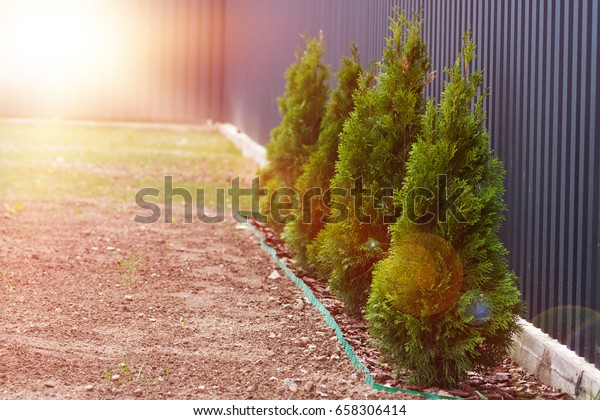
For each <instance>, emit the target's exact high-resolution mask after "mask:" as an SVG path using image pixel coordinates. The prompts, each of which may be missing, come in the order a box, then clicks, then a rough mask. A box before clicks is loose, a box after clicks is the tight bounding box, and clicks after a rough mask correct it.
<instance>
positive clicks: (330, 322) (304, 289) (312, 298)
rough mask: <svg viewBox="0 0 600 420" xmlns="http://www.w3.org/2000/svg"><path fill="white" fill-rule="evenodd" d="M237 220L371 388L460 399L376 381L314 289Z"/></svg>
mask: <svg viewBox="0 0 600 420" xmlns="http://www.w3.org/2000/svg"><path fill="white" fill-rule="evenodd" d="M236 220H238V221H239V222H240V223H244V224H245V225H246V226H247V227H248V229H250V231H251V232H252V233H254V235H255V236H256V237H257V238H258V240H259V241H260V247H261V248H262V249H263V250H264V251H265V252H266V253H267V254H269V255H270V256H271V258H273V260H274V261H275V262H276V263H277V265H278V266H279V268H281V269H282V270H283V272H284V273H285V275H286V277H287V278H289V279H290V280H291V281H293V282H294V284H295V285H296V286H298V288H299V289H300V290H301V291H302V293H304V297H306V299H307V300H308V301H309V302H310V304H311V305H313V306H314V307H315V308H317V310H318V311H319V312H320V313H321V314H322V315H323V317H324V318H325V323H326V324H327V325H328V326H329V327H331V328H332V329H333V330H334V331H335V335H336V337H337V339H338V341H339V342H340V344H341V345H342V347H343V348H344V350H345V351H346V354H347V355H348V358H349V359H350V361H351V362H352V365H354V367H355V368H357V369H358V370H359V371H360V372H364V374H365V382H366V383H367V385H369V386H370V387H371V388H373V389H375V390H377V391H385V392H390V393H396V392H402V393H405V394H412V395H419V396H421V397H424V398H425V399H430V400H446V399H451V400H458V399H460V398H456V397H447V396H443V395H438V394H430V393H427V392H419V391H414V390H411V389H402V388H395V387H391V386H386V385H382V384H379V383H377V382H375V380H374V379H373V376H371V372H370V371H369V369H368V368H367V367H366V366H365V365H364V364H363V363H362V362H361V361H360V360H358V357H356V355H355V354H354V350H353V349H352V346H351V345H350V344H349V343H348V341H346V339H345V338H344V334H343V333H342V330H341V329H340V326H339V325H338V323H337V322H336V321H335V319H333V317H332V316H331V314H330V313H329V311H328V310H327V308H326V307H325V305H323V303H321V301H319V300H318V299H317V298H316V297H315V295H314V293H313V292H312V290H310V288H309V287H308V286H307V285H306V283H304V281H302V279H300V278H299V277H298V276H296V274H295V273H294V272H293V271H292V270H290V269H289V268H288V266H287V265H286V264H285V263H284V262H283V261H281V260H280V259H279V257H278V256H277V252H276V251H275V249H273V248H272V247H270V246H269V245H267V244H266V243H265V238H264V236H263V234H262V233H261V232H259V230H258V229H256V227H255V226H253V225H252V224H251V223H250V222H249V221H248V220H247V219H246V218H245V217H243V216H241V215H240V216H238V217H236Z"/></svg>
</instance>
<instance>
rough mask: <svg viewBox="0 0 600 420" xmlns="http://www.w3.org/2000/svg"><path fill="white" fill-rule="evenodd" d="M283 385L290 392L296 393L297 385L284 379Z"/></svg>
mask: <svg viewBox="0 0 600 420" xmlns="http://www.w3.org/2000/svg"><path fill="white" fill-rule="evenodd" d="M283 385H285V386H286V387H287V389H289V390H290V391H291V392H298V385H297V384H296V382H294V381H293V380H291V379H288V378H286V379H284V380H283Z"/></svg>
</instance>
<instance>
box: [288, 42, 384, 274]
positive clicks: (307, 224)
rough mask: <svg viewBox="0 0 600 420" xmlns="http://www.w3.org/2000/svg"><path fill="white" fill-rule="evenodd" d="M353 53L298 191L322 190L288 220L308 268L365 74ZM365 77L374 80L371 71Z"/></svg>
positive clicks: (290, 239)
mask: <svg viewBox="0 0 600 420" xmlns="http://www.w3.org/2000/svg"><path fill="white" fill-rule="evenodd" d="M350 53H351V55H350V57H343V58H342V59H341V61H340V68H339V71H338V73H337V74H336V77H337V79H338V85H337V88H336V89H335V90H334V91H333V93H332V95H331V99H330V100H329V102H328V104H327V108H326V110H325V116H324V117H323V122H322V123H321V133H320V135H319V138H318V140H317V144H316V146H315V150H314V152H313V153H312V154H311V155H310V157H309V159H308V161H307V162H306V164H304V166H303V168H302V175H301V176H300V177H299V178H298V180H297V182H296V191H298V194H299V196H300V197H303V196H306V197H310V191H309V190H313V191H319V195H318V196H316V197H315V198H313V199H312V200H311V201H310V202H306V203H304V202H303V200H300V202H299V210H298V211H297V212H295V214H296V216H297V219H296V220H294V221H292V222H290V223H288V224H287V225H286V226H285V229H284V234H283V236H284V239H285V241H286V243H287V245H288V246H289V247H290V248H291V249H292V250H293V251H294V253H295V257H296V259H297V260H298V261H299V262H301V263H302V264H303V265H304V266H305V268H308V267H307V261H306V246H307V245H308V243H309V242H310V241H312V240H313V239H314V237H315V236H316V235H317V233H318V232H319V231H320V230H321V229H322V228H323V226H324V224H325V223H324V221H323V220H322V219H323V217H324V216H325V215H327V214H328V213H329V211H328V207H327V206H328V205H329V202H328V200H324V199H323V197H322V194H323V192H325V191H327V190H328V189H329V186H330V181H331V178H333V175H334V173H335V162H337V160H338V144H339V137H340V133H341V132H342V129H343V126H344V121H345V120H346V118H348V115H349V114H350V112H351V111H352V110H353V109H354V100H353V96H352V95H353V93H354V91H355V90H356V89H357V87H358V82H359V79H360V78H361V77H363V68H362V66H361V64H360V58H359V56H358V48H357V47H356V45H355V44H352V45H351V46H350ZM365 77H367V78H369V79H372V77H371V76H370V75H369V74H367V75H366V76H365ZM307 192H308V193H307ZM305 194H306V195H305ZM307 200H308V198H307ZM305 204H307V205H305Z"/></svg>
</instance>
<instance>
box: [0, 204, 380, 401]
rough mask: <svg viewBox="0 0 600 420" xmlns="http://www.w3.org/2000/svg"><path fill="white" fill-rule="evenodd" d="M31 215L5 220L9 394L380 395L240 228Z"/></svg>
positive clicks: (91, 210) (3, 371) (96, 212)
mask: <svg viewBox="0 0 600 420" xmlns="http://www.w3.org/2000/svg"><path fill="white" fill-rule="evenodd" d="M25 209H26V210H27V211H23V212H22V213H19V214H16V215H12V216H6V215H5V216H4V217H3V219H2V224H1V225H0V261H1V267H2V273H3V276H4V278H3V283H2V288H3V294H2V299H1V301H0V302H1V305H2V309H1V311H0V320H1V321H0V322H1V326H0V335H1V337H2V340H1V341H0V359H1V360H2V363H1V364H0V398H8V399H16V398H24V399H38V398H42V399H50V398H57V399H86V398H93V399H105V398H118V399H129V398H147V399H151V398H156V399H165V398H173V399H205V398H222V399H287V398H304V399H305V398H310V399H316V398H328V399H341V398H348V397H350V398H360V399H364V398H374V397H379V396H380V395H378V393H376V392H374V391H371V390H370V388H369V387H368V386H367V385H365V384H364V382H363V378H362V376H359V375H356V371H355V370H354V368H353V367H352V366H351V365H350V362H349V361H348V359H347V358H346V357H345V356H344V355H343V353H342V352H341V351H340V348H339V346H338V345H337V343H336V342H335V341H332V340H331V339H330V338H331V337H332V336H333V333H332V331H331V330H330V329H329V328H328V327H327V326H325V324H324V322H323V320H322V317H321V316H320V314H318V313H317V311H316V310H314V309H313V308H312V307H311V306H310V305H303V308H301V309H295V308H294V305H296V304H297V302H298V299H302V296H301V294H300V292H299V291H298V290H297V289H296V288H295V286H294V285H293V284H292V283H291V282H289V280H286V279H285V278H280V279H277V280H271V279H269V278H268V276H269V274H270V273H271V272H272V271H273V268H274V265H273V262H272V261H271V260H270V258H269V257H268V256H267V255H266V254H264V253H263V252H262V251H261V250H260V248H259V247H258V246H257V240H256V238H255V237H254V236H253V235H252V233H251V232H249V231H248V230H242V229H236V225H237V223H236V222H235V221H233V220H227V221H226V222H224V223H222V224H218V225H205V224H201V223H195V224H191V225H190V224H187V225H186V224H183V223H181V222H178V223H175V224H172V225H166V224H164V223H156V224H151V225H141V224H137V223H135V222H133V217H134V215H135V214H136V212H138V213H139V209H136V208H131V207H130V208H127V207H124V206H122V205H121V206H116V207H115V206H111V205H107V204H106V203H103V204H100V203H98V202H97V201H91V200H88V201H61V202H48V201H31V202H26V203H25ZM142 255H143V256H142ZM130 256H133V258H134V261H133V262H134V264H133V265H129V262H130ZM123 261H126V263H124V264H122V262H123ZM136 261H137V262H136ZM124 265H125V266H124ZM130 268H131V270H129V269H130ZM285 304H290V305H291V306H287V305H285ZM115 375H119V377H118V378H117V376H115ZM286 379H287V381H286ZM291 381H293V383H292V382H291ZM386 397H388V398H389V396H388V395H386Z"/></svg>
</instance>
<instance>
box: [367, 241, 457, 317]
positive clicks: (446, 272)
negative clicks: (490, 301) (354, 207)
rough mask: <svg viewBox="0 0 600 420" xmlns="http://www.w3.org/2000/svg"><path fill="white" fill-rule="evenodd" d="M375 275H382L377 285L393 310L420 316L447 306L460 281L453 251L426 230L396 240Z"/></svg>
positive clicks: (447, 243)
mask: <svg viewBox="0 0 600 420" xmlns="http://www.w3.org/2000/svg"><path fill="white" fill-rule="evenodd" d="M376 275H377V276H379V277H381V278H385V280H384V281H381V282H379V287H383V288H384V290H383V291H384V293H385V294H386V295H387V296H388V298H389V300H390V303H391V304H392V305H394V307H395V308H396V309H398V310H399V311H402V312H405V313H408V314H411V315H414V316H420V317H426V316H432V315H435V314H437V313H439V312H442V311H443V310H445V309H447V308H448V307H449V306H450V305H452V304H453V303H454V302H455V301H456V300H457V299H458V297H459V295H460V290H461V287H462V283H463V267H462V262H461V260H460V258H459V256H458V253H457V252H456V250H455V249H454V248H453V247H452V245H451V244H450V242H448V241H446V240H445V239H444V238H441V237H440V236H438V235H434V234H429V233H416V234H410V235H407V236H405V237H403V238H401V239H400V240H398V241H396V243H394V245H393V246H392V248H391V250H390V256H389V257H388V258H386V259H385V260H383V261H382V262H381V263H380V264H379V265H378V267H377V274H376Z"/></svg>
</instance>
